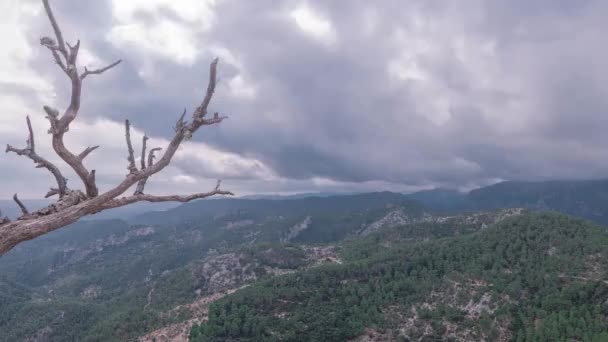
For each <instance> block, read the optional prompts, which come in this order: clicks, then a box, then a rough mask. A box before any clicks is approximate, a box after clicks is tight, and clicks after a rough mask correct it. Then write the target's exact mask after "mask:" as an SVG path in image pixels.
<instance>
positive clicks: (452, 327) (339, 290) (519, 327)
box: [190, 213, 608, 341]
mask: <svg viewBox="0 0 608 342" xmlns="http://www.w3.org/2000/svg"><path fill="white" fill-rule="evenodd" d="M449 235H451V234H448V236H449ZM389 236H391V239H389V240H386V239H385V238H383V235H382V234H380V233H377V234H372V235H370V236H368V237H367V238H365V239H362V240H356V241H351V242H348V243H346V244H345V246H344V248H343V251H342V252H341V253H340V255H339V257H340V259H341V260H342V263H340V264H328V265H325V266H321V267H318V268H313V269H309V270H303V271H297V272H295V273H291V274H287V275H283V276H278V277H273V278H271V279H268V280H265V281H261V282H257V283H254V284H253V285H251V286H249V287H246V288H243V289H241V290H238V291H236V292H234V293H232V294H230V295H228V296H225V297H224V298H222V299H219V300H218V301H216V302H214V303H212V304H211V306H210V307H209V309H208V318H207V320H206V321H205V322H203V323H201V324H199V325H196V326H194V328H193V329H192V332H191V334H190V338H191V341H258V340H264V341H348V340H354V341H389V340H390V341H397V340H400V341H409V340H416V341H435V340H443V341H445V340H452V341H478V340H490V341H508V340H515V341H524V340H525V341H561V340H578V341H581V340H584V341H606V340H607V339H608V305H607V303H608V281H607V280H606V279H608V278H607V277H608V261H607V258H606V257H607V256H608V232H607V231H606V230H605V229H604V228H602V227H598V226H595V225H593V224H591V223H589V222H588V221H584V220H581V219H576V218H572V217H568V216H563V215H559V214H552V213H527V214H523V215H514V216H513V217H510V218H507V219H504V220H501V221H500V222H498V223H496V224H494V225H492V226H490V227H486V228H484V229H480V230H478V231H476V232H471V233H469V234H465V235H462V236H452V237H446V238H439V239H430V240H427V241H422V242H421V241H419V240H416V241H415V242H412V241H408V240H409V237H408V234H406V235H405V236H403V238H402V239H395V236H394V235H389Z"/></svg>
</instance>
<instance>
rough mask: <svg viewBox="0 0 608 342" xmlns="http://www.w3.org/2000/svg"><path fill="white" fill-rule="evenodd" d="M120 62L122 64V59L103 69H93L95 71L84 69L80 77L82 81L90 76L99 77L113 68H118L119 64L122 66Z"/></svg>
mask: <svg viewBox="0 0 608 342" xmlns="http://www.w3.org/2000/svg"><path fill="white" fill-rule="evenodd" d="M120 62H122V59H119V60H117V61H116V62H114V63H112V64H110V65H107V66H105V67H103V68H100V69H93V70H89V69H87V67H86V66H85V67H84V73H82V75H80V80H81V81H82V80H84V78H85V77H87V76H88V75H99V74H103V73H104V72H106V71H108V70H110V69H112V68H113V67H115V66H117V65H118V64H120Z"/></svg>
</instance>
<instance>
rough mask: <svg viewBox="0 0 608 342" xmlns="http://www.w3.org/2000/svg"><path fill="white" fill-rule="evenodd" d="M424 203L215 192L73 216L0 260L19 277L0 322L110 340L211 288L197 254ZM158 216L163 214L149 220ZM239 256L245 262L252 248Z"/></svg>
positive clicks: (383, 197)
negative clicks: (234, 196) (149, 209)
mask: <svg viewBox="0 0 608 342" xmlns="http://www.w3.org/2000/svg"><path fill="white" fill-rule="evenodd" d="M426 211H427V210H426V209H424V208H423V207H422V206H420V205H418V204H416V203H414V202H412V201H411V200H407V199H405V198H404V197H403V196H401V195H398V194H391V193H375V194H363V195H353V196H339V197H335V198H331V199H326V198H306V199H294V200H285V201H274V200H223V199H218V200H208V201H199V202H194V203H190V204H188V205H185V206H180V207H178V208H175V209H173V210H169V211H167V212H165V213H163V212H158V213H151V214H150V215H144V216H143V217H141V218H138V219H136V220H133V221H123V220H96V221H83V222H79V223H77V224H75V225H73V226H70V227H67V228H64V229H61V230H58V231H56V232H53V233H51V234H48V235H46V236H44V237H41V238H39V239H36V240H33V241H29V242H28V243H24V244H22V245H19V246H18V247H17V248H15V249H14V250H13V251H11V252H10V253H8V254H7V255H5V256H3V257H2V258H1V259H0V274H2V275H3V277H5V278H6V280H7V281H9V284H14V285H15V286H16V288H15V289H14V290H11V291H10V292H9V291H7V293H8V294H9V296H10V298H11V301H12V303H14V304H15V308H19V310H17V311H16V312H15V311H11V310H9V309H8V307H7V308H6V309H5V308H2V309H0V317H2V318H3V319H0V329H2V331H3V332H4V336H7V337H6V338H8V337H9V336H10V337H11V338H12V339H11V340H19V339H23V338H26V337H32V336H36V335H37V334H43V335H44V334H47V335H49V336H51V337H53V338H54V339H56V340H62V339H63V340H65V339H77V340H95V338H101V339H103V340H108V339H110V340H111V338H110V337H113V336H114V335H113V334H114V332H115V331H118V332H119V333H118V335H117V336H118V337H117V339H116V340H125V339H128V338H135V337H137V336H139V335H142V334H144V333H147V332H149V331H151V330H153V329H155V328H157V327H162V326H165V325H167V324H171V323H172V322H178V321H180V317H178V316H174V315H170V316H167V315H164V314H162V313H163V312H165V311H167V310H170V309H172V308H174V307H176V306H179V305H185V304H188V303H192V302H193V301H196V300H197V298H198V299H200V298H199V297H200V296H204V295H212V294H213V293H209V292H208V290H209V288H208V287H209V286H207V285H204V284H202V283H201V281H200V279H199V278H198V276H197V275H196V274H197V273H196V272H195V271H194V270H195V269H196V265H197V264H199V263H200V262H202V261H203V260H207V259H208V258H210V257H214V256H218V255H220V256H221V255H224V256H225V255H230V254H231V253H236V254H237V255H241V253H242V251H241V249H243V248H253V247H254V246H255V245H258V244H262V245H264V244H265V243H279V242H282V243H283V244H285V245H288V244H290V243H297V244H302V243H306V244H318V243H331V242H336V241H339V240H341V239H344V238H352V237H356V236H359V234H360V233H361V232H362V231H363V230H365V229H367V228H368V227H370V226H371V227H372V228H370V229H371V230H374V229H377V228H378V227H381V226H386V225H390V224H393V221H391V220H386V219H385V220H384V221H382V219H383V218H385V217H386V216H387V215H389V214H390V215H389V216H390V217H392V218H396V219H398V220H399V221H397V222H406V221H414V220H418V219H423V218H425V217H428V215H429V214H425V213H426ZM154 215H159V217H162V218H163V219H162V220H161V219H158V220H153V221H152V222H148V221H145V220H148V219H150V217H152V216H154ZM378 221H380V222H378ZM138 222H139V223H138ZM144 223H146V224H144ZM250 246H251V247H250ZM302 248H304V247H302ZM311 248H312V247H311ZM305 250H306V251H309V252H311V251H313V250H312V249H310V248H308V247H306V248H305ZM311 253H313V252H311ZM313 254H314V253H313ZM243 255H244V256H245V257H244V260H245V261H246V263H250V261H251V260H250V259H251V253H245V254H243ZM307 258H308V257H307ZM229 259H230V258H228V259H220V260H229ZM247 260H249V261H247ZM273 265H274V264H271V265H267V266H269V267H274V266H273ZM233 266H234V265H233ZM300 266H305V265H304V264H302V265H300ZM235 267H236V266H235ZM258 271H260V270H258ZM260 272H262V271H260ZM267 273H268V272H267ZM256 274H257V273H256ZM258 275H261V273H260V274H258ZM268 275H272V272H270V273H269V274H268ZM257 278H258V277H257V276H256V277H249V278H247V282H251V281H254V280H256V279H257ZM203 283H204V282H203ZM201 284H202V285H201ZM205 284H206V283H205ZM21 288H23V289H26V290H27V292H23V291H22V290H20V289H21ZM197 290H198V291H197ZM10 293H17V294H19V295H10ZM144 307H146V309H145V310H144ZM85 313H86V317H87V319H86V321H83V322H81V320H82V318H81V317H80V316H81V315H83V314H85ZM58 317H59V318H58ZM76 322H78V324H75V323H76ZM49 329H50V330H49ZM51 330H52V333H51ZM45 336H46V335H45ZM0 340H2V338H0Z"/></svg>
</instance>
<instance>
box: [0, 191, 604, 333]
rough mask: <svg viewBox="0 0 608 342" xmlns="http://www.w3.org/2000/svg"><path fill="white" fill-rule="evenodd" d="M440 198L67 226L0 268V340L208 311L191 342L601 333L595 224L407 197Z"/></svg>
mask: <svg viewBox="0 0 608 342" xmlns="http://www.w3.org/2000/svg"><path fill="white" fill-rule="evenodd" d="M441 193H442V191H441V190H437V191H434V192H426V193H418V194H415V195H412V196H409V195H402V194H395V193H390V192H379V193H367V194H357V195H343V196H331V197H314V196H312V197H308V196H306V197H304V198H300V197H298V198H292V199H283V200H281V199H278V200H277V199H275V200H270V199H213V200H201V201H197V202H192V203H188V204H185V205H181V206H179V207H176V208H173V209H170V210H167V211H159V212H152V213H147V214H144V215H141V216H138V217H137V218H135V219H133V220H94V221H83V222H79V223H77V224H75V225H72V226H70V227H66V228H64V229H60V230H57V231H55V232H53V233H51V234H48V235H46V236H43V237H41V238H39V239H35V240H32V241H29V242H27V243H24V244H21V245H19V246H17V248H15V249H14V250H12V251H11V252H10V253H8V254H6V255H4V256H3V257H2V258H0V331H2V334H0V341H4V340H6V341H21V340H28V339H30V340H37V341H45V340H48V341H63V340H77V341H130V340H134V339H136V338H138V337H141V336H144V335H146V336H148V337H146V338H144V339H143V341H159V338H160V340H163V339H162V338H163V337H162V336H165V337H164V338H165V339H167V338H168V337H167V336H173V337H171V338H178V337H179V338H182V340H183V338H186V337H187V334H188V332H189V330H190V328H191V326H192V324H194V323H196V324H199V323H202V322H204V321H205V319H206V317H207V316H209V318H210V320H209V322H208V323H203V325H201V326H200V327H199V326H197V328H196V329H195V330H194V334H193V338H194V339H197V340H201V339H202V340H218V341H223V340H230V339H237V340H256V339H257V340H260V339H262V340H267V339H272V338H274V337H273V336H275V337H276V336H279V337H281V338H284V339H285V340H290V339H291V338H292V336H294V335H293V334H298V336H304V337H306V338H309V340H315V339H316V340H323V339H325V340H332V341H333V340H336V341H342V340H345V339H346V340H348V339H351V338H359V339H360V338H363V337H362V336H363V335H365V336H368V335H369V336H375V337H369V336H368V337H369V338H370V339H371V340H377V341H386V340H392V339H393V337H395V336H411V337H412V338H413V339H415V338H414V337H413V336H419V337H420V338H423V337H424V336H427V335H428V336H435V337H437V336H441V338H443V337H446V336H456V337H458V338H460V339H461V340H465V341H466V340H471V339H473V340H476V339H477V338H478V337H483V336H485V337H486V338H487V339H488V340H501V338H506V337H514V336H518V335H521V334H525V335H524V336H528V334H531V335H530V336H539V338H541V337H545V335H542V334H543V332H541V331H540V330H537V327H536V325H535V326H534V327H533V328H531V327H530V325H529V322H532V321H533V322H537V324H540V322H545V321H546V322H550V321H551V320H553V321H555V320H557V321H556V322H558V324H559V325H560V326H561V325H564V326H566V327H568V326H570V328H567V329H569V330H567V331H566V332H565V333H567V334H570V335H567V336H575V337H576V336H578V337H580V336H583V337H584V338H587V337H589V338H591V337H594V336H595V335H597V334H599V333H600V332H601V331H603V329H604V326H603V325H602V324H603V323H602V322H605V321H602V320H598V319H597V318H598V317H600V318H601V317H604V316H602V315H604V314H605V312H604V311H603V310H604V307H603V306H598V305H596V304H597V303H601V300H605V299H604V296H605V294H604V292H603V291H604V290H605V289H604V283H602V282H601V281H600V280H601V279H606V275H605V264H604V260H605V259H606V258H605V256H606V254H605V250H604V248H605V247H604V246H607V245H608V244H606V241H605V240H606V237H605V233H604V232H603V228H600V227H598V226H595V225H593V224H591V223H589V222H586V221H582V220H579V219H574V218H571V217H565V216H561V215H557V214H534V213H533V214H528V213H527V212H526V210H521V209H517V208H514V209H499V210H489V211H484V212H469V211H471V209H470V208H472V206H467V207H466V209H463V211H466V213H447V214H446V213H440V212H438V211H437V210H433V209H431V208H429V205H426V206H425V205H422V204H420V203H419V202H418V201H415V200H413V199H412V197H415V196H420V195H423V196H422V197H424V196H426V199H425V198H422V199H420V200H421V201H423V202H425V203H427V204H430V203H434V204H433V205H430V206H434V207H436V208H438V207H440V204H441V203H442V202H441V201H448V200H451V201H456V202H457V201H461V198H459V197H458V196H453V195H454V194H450V193H447V194H446V193H443V194H441ZM438 194H440V195H441V196H437V195H438ZM459 196H460V195H459ZM466 196H467V197H468V196H469V195H466ZM497 196H498V195H497ZM577 196H578V195H577ZM450 197H451V199H450ZM577 198H578V197H577ZM456 202H453V203H456ZM487 202H488V203H492V205H491V207H493V206H494V205H498V204H496V203H493V202H491V201H489V200H488V201H487ZM438 203H439V204H438ZM444 203H445V202H444ZM551 203H552V202H551ZM583 203H584V202H583ZM459 205H461V204H459ZM461 208H462V206H461ZM452 211H453V210H452ZM522 214H523V216H522V218H520V219H514V218H512V217H513V216H520V215H522ZM505 220H506V221H505ZM503 221H505V223H499V222H503ZM507 222H510V223H508V224H507ZM541 238H542V239H541ZM514 239H515V240H514ZM545 243H551V245H550V246H549V245H544V244H545ZM573 246H574V247H573ZM501 260H503V261H504V262H503V261H501ZM556 264H559V265H556ZM500 267H502V268H500ZM535 267H536V268H535ZM539 267H540V268H539ZM556 267H557V271H559V272H558V275H557V278H558V280H559V282H558V281H557V280H555V272H556ZM560 267H562V268H560ZM528 270H533V271H534V272H528ZM404 272H405V273H404ZM539 272H540V273H539ZM543 272H544V273H543ZM568 272H569V273H568ZM533 273H535V274H537V275H536V276H533ZM562 273H563V274H562ZM286 274H291V275H286ZM571 286H575V287H571ZM239 289H240V290H239ZM494 289H497V290H496V291H497V292H494V291H495V290H494ZM234 291H236V292H235V293H233V292H234ZM229 293H233V295H231V296H228V297H226V299H225V300H224V301H220V302H218V304H217V305H215V306H212V309H211V311H208V308H209V304H210V303H212V302H214V301H216V300H218V299H219V298H221V297H222V296H224V295H226V294H229ZM317 293H318V294H319V295H317ZM517 293H520V294H519V295H517ZM249 296H252V297H251V298H249ZM308 297H311V298H312V299H311V301H308V300H305V299H304V298H308ZM256 298H257V299H256ZM260 298H261V300H262V302H261V303H260V302H257V301H256V300H258V299H260ZM332 298H334V299H335V300H331V299H332ZM546 300H549V301H550V303H546V302H545V301H546ZM552 301H555V302H557V303H559V304H555V303H553V302H552ZM226 303H229V304H226ZM391 303H392V304H391ZM503 304H505V305H506V304H509V305H512V306H515V305H521V307H522V308H523V309H522V310H523V311H521V313H520V312H519V311H517V312H515V311H513V310H515V309H510V310H511V311H501V310H499V309H498V307H499V306H502V305H503ZM226 305H228V306H226ZM407 305H409V307H408V306H407ZM570 306H573V307H574V308H575V309H573V310H575V311H572V312H570V311H569V310H570V309H566V308H569V307H570ZM346 308H348V309H346ZM404 308H409V309H407V310H409V311H407V310H406V311H403V310H405V309H404ZM412 310H414V311H412ZM484 310H485V311H487V313H485V314H484V313H483V312H484ZM555 310H557V312H558V313H559V312H560V311H562V314H561V316H559V315H558V316H556V317H553V318H551V317H549V315H548V312H551V311H555ZM576 310H578V311H576ZM237 313H238V315H237ZM254 313H255V315H254ZM235 315H236V316H235ZM572 315H573V316H576V317H583V318H584V319H583V322H577V323H568V322H566V323H564V322H565V321H564V317H570V316H572ZM237 316H238V318H237ZM251 316H253V317H255V319H254V320H251ZM340 317H347V318H348V320H346V321H344V320H342V319H341V318H340ZM589 317H591V318H589ZM568 319H569V318H568ZM530 320H532V321H530ZM328 322H331V324H332V325H331V326H328V325H327V324H328ZM495 322H498V323H495ZM241 323H242V324H241ZM239 324H241V325H239ZM547 324H548V323H547ZM552 324H553V323H552ZM235 325H237V326H239V327H241V328H238V329H235V328H234V326H235ZM547 329H548V328H547ZM581 331H584V332H587V331H589V332H590V334H591V333H593V334H592V335H582V332H581ZM427 332H428V333H427ZM362 334H363V335H362ZM180 336H181V337H180ZM496 336H498V338H497V339H493V337H496ZM561 336H566V335H561ZM598 336H601V335H598ZM424 338H426V337H424ZM429 338H431V337H429ZM177 340H179V339H177ZM457 340H458V339H457Z"/></svg>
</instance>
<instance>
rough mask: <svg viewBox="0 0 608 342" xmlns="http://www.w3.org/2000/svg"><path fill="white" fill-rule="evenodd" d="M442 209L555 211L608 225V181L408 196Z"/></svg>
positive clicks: (501, 186) (508, 184) (520, 184)
mask: <svg viewBox="0 0 608 342" xmlns="http://www.w3.org/2000/svg"><path fill="white" fill-rule="evenodd" d="M407 196H408V197H409V198H411V199H414V200H416V201H418V202H420V203H422V204H424V205H425V206H428V207H430V208H433V209H436V210H440V211H452V212H458V211H464V210H469V211H478V210H488V209H496V208H519V207H523V208H528V209H534V210H552V211H558V212H562V213H566V214H570V215H574V216H579V217H584V218H587V219H590V220H593V221H595V222H598V223H602V224H608V180H605V179H602V180H581V181H547V182H502V183H498V184H494V185H491V186H487V187H482V188H479V189H475V190H472V191H471V192H469V193H460V192H458V191H451V190H443V189H436V190H429V191H421V192H417V193H414V194H410V195H407Z"/></svg>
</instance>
